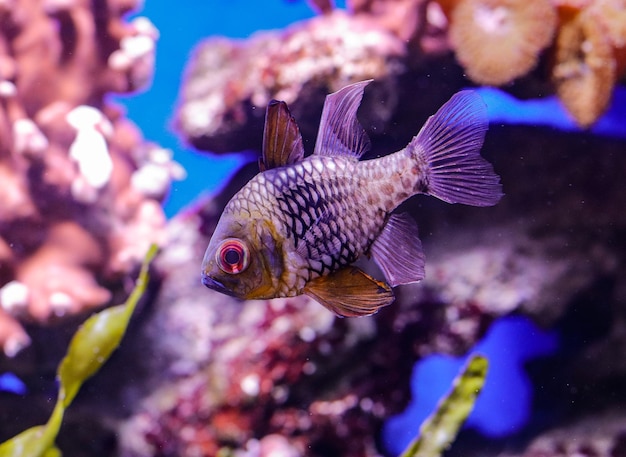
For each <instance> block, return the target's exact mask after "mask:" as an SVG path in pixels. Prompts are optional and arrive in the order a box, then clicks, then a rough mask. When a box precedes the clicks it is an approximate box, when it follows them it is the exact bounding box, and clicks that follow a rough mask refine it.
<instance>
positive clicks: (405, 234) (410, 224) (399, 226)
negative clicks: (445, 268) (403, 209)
mask: <svg viewBox="0 0 626 457" xmlns="http://www.w3.org/2000/svg"><path fill="white" fill-rule="evenodd" d="M370 252H371V254H372V257H374V261H375V262H376V264H377V265H378V266H379V267H380V269H381V270H382V271H383V273H384V274H385V278H387V282H389V284H391V286H392V287H395V286H398V285H400V284H410V283H413V282H418V281H421V280H422V279H424V263H425V262H424V250H423V249H422V242H421V241H420V239H419V237H418V235H417V223H416V222H415V220H414V219H413V218H412V217H411V216H409V215H408V214H407V213H402V214H392V215H391V217H389V220H388V221H387V222H386V223H385V226H384V227H383V230H382V232H381V233H380V235H378V238H376V240H374V243H373V244H372V247H371V248H370Z"/></svg>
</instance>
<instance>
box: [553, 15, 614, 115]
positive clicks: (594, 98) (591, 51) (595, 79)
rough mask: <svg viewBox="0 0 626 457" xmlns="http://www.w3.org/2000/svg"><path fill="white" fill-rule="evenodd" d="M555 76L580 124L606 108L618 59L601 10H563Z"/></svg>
mask: <svg viewBox="0 0 626 457" xmlns="http://www.w3.org/2000/svg"><path fill="white" fill-rule="evenodd" d="M560 19H561V27H560V28H559V33H558V36H557V39H556V51H555V63H554V67H553V69H552V80H553V82H554V84H555V86H556V91H557V94H558V96H559V98H560V99H561V101H562V102H563V104H564V105H565V107H566V108H567V110H568V111H569V112H570V113H571V115H572V116H573V117H574V119H575V120H576V122H577V123H578V124H579V125H580V126H581V127H588V126H590V125H591V124H593V123H594V122H595V121H596V120H597V119H598V117H600V115H601V114H602V113H603V112H604V111H605V110H606V108H607V107H608V105H609V102H610V100H611V95H612V93H613V87H614V86H615V81H616V76H617V73H616V70H617V69H616V62H615V58H614V54H613V46H612V43H611V40H610V38H609V35H608V33H607V31H606V29H605V28H604V26H603V25H602V23H601V20H600V15H599V12H598V10H596V9H592V8H585V9H583V10H581V11H578V12H574V13H572V11H571V10H570V9H561V10H560Z"/></svg>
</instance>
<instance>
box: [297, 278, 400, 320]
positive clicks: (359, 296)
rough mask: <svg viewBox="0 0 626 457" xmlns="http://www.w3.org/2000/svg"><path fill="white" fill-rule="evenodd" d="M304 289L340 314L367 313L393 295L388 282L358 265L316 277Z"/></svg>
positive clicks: (307, 293) (363, 314) (392, 299)
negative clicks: (376, 277) (365, 271)
mask: <svg viewBox="0 0 626 457" xmlns="http://www.w3.org/2000/svg"><path fill="white" fill-rule="evenodd" d="M304 293H305V294H306V295H308V296H309V297H312V298H314V299H315V300H317V301H318V302H320V303H321V304H322V305H324V306H325V307H326V308H328V309H329V310H331V311H332V312H333V313H335V314H337V315H338V316H341V317H356V316H368V315H370V314H374V313H376V312H377V311H378V310H379V309H380V308H382V307H383V306H387V305H390V304H391V303H392V302H393V301H394V299H395V297H394V295H393V292H392V290H391V287H389V285H387V284H385V283H384V282H381V281H377V280H375V279H374V278H372V277H371V276H369V275H368V274H366V273H364V272H363V271H361V270H360V269H359V268H357V267H344V268H342V269H340V270H337V271H335V272H334V273H331V274H329V275H328V276H320V277H319V278H315V279H313V280H311V281H309V282H308V283H307V284H306V286H304Z"/></svg>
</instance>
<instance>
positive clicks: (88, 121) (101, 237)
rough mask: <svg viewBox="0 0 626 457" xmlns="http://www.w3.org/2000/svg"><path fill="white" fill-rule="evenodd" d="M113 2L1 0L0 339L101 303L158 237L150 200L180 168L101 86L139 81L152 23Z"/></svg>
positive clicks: (159, 223)
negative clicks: (4, 1) (128, 17)
mask: <svg viewBox="0 0 626 457" xmlns="http://www.w3.org/2000/svg"><path fill="white" fill-rule="evenodd" d="M136 4H137V2H136V1H130V0H126V1H123V0H118V1H113V0H111V1H109V2H107V3H102V5H100V6H98V5H99V4H94V3H92V2H88V1H85V0H45V1H43V2H40V1H35V0H19V1H18V0H16V1H14V2H11V5H10V8H9V7H6V5H4V6H5V7H3V6H2V5H0V19H1V20H2V22H3V28H2V31H1V32H0V179H1V180H2V183H3V186H2V188H0V198H1V200H2V202H3V207H2V211H1V212H0V347H1V348H2V349H3V350H4V352H5V354H7V355H14V354H15V353H16V352H17V351H18V350H19V349H20V348H21V347H23V346H24V345H27V344H28V342H29V338H28V336H27V335H26V333H25V332H24V330H23V329H22V327H21V325H20V322H36V323H39V324H46V323H48V322H50V321H53V320H57V319H59V318H61V317H63V316H65V315H72V314H76V313H81V312H84V311H85V310H89V309H91V308H93V307H98V306H102V305H105V304H106V303H107V302H108V301H109V300H110V298H111V292H109V290H108V289H107V288H105V287H104V286H103V284H105V283H106V284H114V283H115V281H119V280H120V279H122V278H123V277H124V276H125V275H126V274H128V273H130V272H131V271H132V270H133V269H134V268H135V267H136V266H137V265H138V263H139V261H140V259H141V258H142V256H143V254H144V252H145V250H146V249H147V247H148V245H149V244H150V243H152V242H157V243H160V244H163V243H164V232H163V228H164V226H165V217H164V214H163V211H162V209H161V207H160V204H159V203H160V200H161V199H162V198H163V197H164V195H165V193H166V192H167V189H168V186H169V183H170V181H171V180H172V179H173V178H175V177H181V176H182V174H183V172H182V170H181V169H180V167H179V166H177V165H176V164H175V163H174V162H173V161H172V158H171V154H168V153H167V151H164V150H163V149H162V148H160V147H158V146H157V145H152V144H149V143H145V142H144V141H143V139H142V137H141V134H140V133H139V131H138V130H137V129H136V128H135V127H134V126H132V124H130V122H128V121H127V120H125V119H124V118H123V116H122V114H121V113H120V111H119V109H117V108H115V107H114V106H111V105H109V104H107V103H105V100H104V96H105V94H106V93H107V92H111V91H113V92H128V91H132V90H136V89H139V88H142V87H145V85H147V84H149V83H150V81H151V78H152V73H153V68H154V48H155V41H156V39H157V38H158V31H157V30H156V29H155V27H154V26H153V25H152V24H151V23H150V22H149V21H148V20H147V19H145V18H136V19H134V20H133V21H131V22H130V23H125V22H124V21H123V20H122V17H121V16H122V15H123V14H125V13H127V12H128V11H129V10H130V9H132V8H133V7H134V6H135V5H136Z"/></svg>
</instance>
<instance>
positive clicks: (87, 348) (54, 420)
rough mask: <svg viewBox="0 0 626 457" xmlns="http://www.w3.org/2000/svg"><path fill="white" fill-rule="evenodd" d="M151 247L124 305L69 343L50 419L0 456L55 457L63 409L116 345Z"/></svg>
mask: <svg viewBox="0 0 626 457" xmlns="http://www.w3.org/2000/svg"><path fill="white" fill-rule="evenodd" d="M157 250H158V248H157V246H156V245H152V246H151V247H150V249H149V250H148V253H147V254H146V257H145V259H144V261H143V265H142V268H141V272H140V274H139V277H138V279H137V283H136V284H135V288H134V289H133V292H132V293H131V294H130V297H128V300H126V302H125V303H124V304H121V305H118V306H114V307H112V308H108V309H105V310H103V311H100V312H99V313H96V314H94V315H93V316H91V317H90V318H89V319H87V320H86V321H85V322H84V323H83V324H82V325H81V327H80V328H79V329H78V330H77V331H76V334H75V335H74V337H73V338H72V341H71V342H70V346H69V348H68V350H67V354H66V355H65V357H64V358H63V360H62V361H61V363H60V364H59V367H58V369H57V378H58V380H59V386H60V387H59V394H58V397H57V402H56V404H55V407H54V410H53V412H52V415H51V416H50V419H49V420H48V422H47V423H46V424H45V425H38V426H35V427H32V428H29V429H28V430H25V431H24V432H22V433H20V434H19V435H17V436H15V437H13V438H11V439H9V440H8V441H5V442H4V443H2V444H0V457H58V456H60V455H61V452H60V451H59V449H58V448H57V447H56V446H55V444H54V442H55V440H56V437H57V434H58V433H59V429H60V427H61V422H62V421H63V415H64V413H65V409H66V408H67V407H68V406H69V405H70V403H72V400H74V397H75V396H76V394H77V393H78V391H79V390H80V388H81V386H82V385H83V383H84V382H85V381H86V380H87V379H88V378H90V377H91V376H93V375H94V374H95V373H97V372H98V370H99V369H100V368H101V367H102V365H104V363H105V362H106V361H107V360H108V359H109V357H110V355H111V353H112V352H113V351H114V350H115V349H116V348H117V347H118V346H119V344H120V342H121V340H122V337H123V336H124V333H125V332H126V328H127V327H128V322H129V321H130V317H131V316H132V314H133V311H134V310H135V306H136V305H137V302H138V301H139V299H140V298H141V297H142V295H143V294H144V292H145V290H146V286H147V284H148V280H149V275H148V267H149V265H150V262H151V261H152V260H153V259H154V256H155V255H156V253H157Z"/></svg>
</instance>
